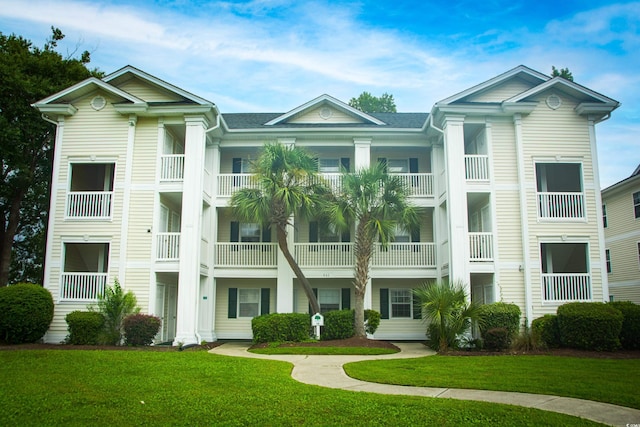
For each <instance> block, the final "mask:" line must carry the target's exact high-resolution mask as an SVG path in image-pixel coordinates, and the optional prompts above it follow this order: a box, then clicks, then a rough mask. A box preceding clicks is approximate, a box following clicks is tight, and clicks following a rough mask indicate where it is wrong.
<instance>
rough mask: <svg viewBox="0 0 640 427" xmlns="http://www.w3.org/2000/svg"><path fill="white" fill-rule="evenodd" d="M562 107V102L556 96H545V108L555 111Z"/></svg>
mask: <svg viewBox="0 0 640 427" xmlns="http://www.w3.org/2000/svg"><path fill="white" fill-rule="evenodd" d="M561 105H562V100H561V99H560V97H559V96H558V95H549V96H547V107H549V108H551V109H552V110H557V109H558V108H560V106H561Z"/></svg>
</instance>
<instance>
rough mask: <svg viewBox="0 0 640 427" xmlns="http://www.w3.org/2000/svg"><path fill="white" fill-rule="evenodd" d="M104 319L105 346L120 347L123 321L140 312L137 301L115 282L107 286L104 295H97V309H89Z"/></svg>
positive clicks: (129, 292) (131, 293)
mask: <svg viewBox="0 0 640 427" xmlns="http://www.w3.org/2000/svg"><path fill="white" fill-rule="evenodd" d="M91 309H92V310H95V309H97V311H98V312H99V313H100V314H102V316H103V317H104V337H103V341H104V343H105V344H110V345H120V344H121V343H122V337H123V333H124V319H125V318H126V317H127V316H129V315H130V314H135V313H139V312H140V307H138V300H137V299H136V296H135V295H134V294H133V292H131V291H127V292H125V291H124V289H122V286H120V282H118V280H116V281H115V282H114V284H113V286H107V287H106V289H105V290H104V294H102V295H98V303H97V307H91Z"/></svg>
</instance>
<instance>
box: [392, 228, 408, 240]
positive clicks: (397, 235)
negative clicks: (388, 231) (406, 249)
mask: <svg viewBox="0 0 640 427" xmlns="http://www.w3.org/2000/svg"><path fill="white" fill-rule="evenodd" d="M393 242H394V243H411V233H409V231H408V230H406V229H404V228H403V227H401V226H400V225H396V230H395V232H394V235H393Z"/></svg>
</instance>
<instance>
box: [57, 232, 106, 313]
mask: <svg viewBox="0 0 640 427" xmlns="http://www.w3.org/2000/svg"><path fill="white" fill-rule="evenodd" d="M63 249H64V261H63V269H62V277H61V287H60V299H61V300H64V301H87V300H89V301H91V300H96V299H97V298H98V295H100V294H102V293H103V292H104V287H105V286H106V283H107V272H108V271H109V243H93V242H89V243H86V242H82V243H75V242H66V243H64V244H63Z"/></svg>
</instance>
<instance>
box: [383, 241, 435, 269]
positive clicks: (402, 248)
mask: <svg viewBox="0 0 640 427" xmlns="http://www.w3.org/2000/svg"><path fill="white" fill-rule="evenodd" d="M371 266H372V267H420V268H424V267H428V268H435V267H436V245H435V243H389V244H388V245H387V247H386V248H385V247H383V246H382V245H381V244H377V245H376V247H375V250H374V252H373V257H372V260H371Z"/></svg>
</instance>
